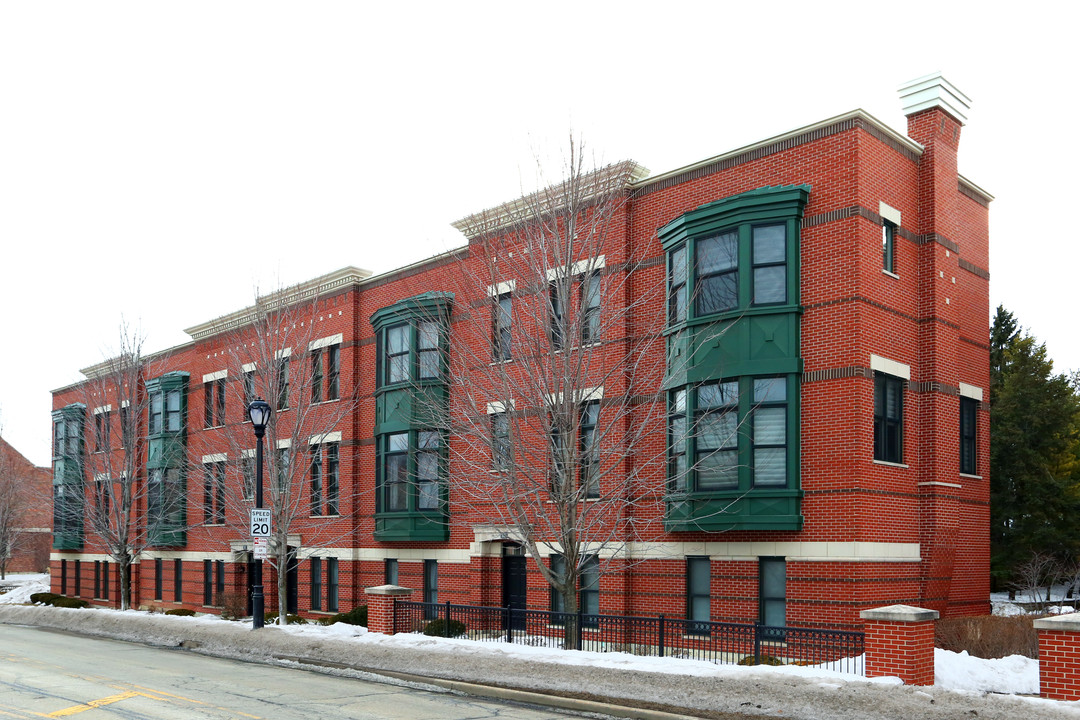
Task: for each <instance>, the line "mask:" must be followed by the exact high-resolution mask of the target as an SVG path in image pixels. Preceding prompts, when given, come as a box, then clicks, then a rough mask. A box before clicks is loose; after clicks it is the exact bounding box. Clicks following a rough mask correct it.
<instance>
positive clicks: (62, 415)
mask: <svg viewBox="0 0 1080 720" xmlns="http://www.w3.org/2000/svg"><path fill="white" fill-rule="evenodd" d="M85 411H86V406H85V405H82V404H81V403H73V404H71V405H68V406H67V407H64V408H62V409H59V410H54V411H53V413H52V421H53V479H52V483H53V485H52V493H53V547H54V548H56V549H58V550H78V549H80V548H82V543H83V507H84V504H85V490H84V485H83V483H84V481H85V480H84V477H83V474H84V473H83V460H84V457H83V453H84V451H85V446H84V443H83V423H84V421H85V417H86V416H85Z"/></svg>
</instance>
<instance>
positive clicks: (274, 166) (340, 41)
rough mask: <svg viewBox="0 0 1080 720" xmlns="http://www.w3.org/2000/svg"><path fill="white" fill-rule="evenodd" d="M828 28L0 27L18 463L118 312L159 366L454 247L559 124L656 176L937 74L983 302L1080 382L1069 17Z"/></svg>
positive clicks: (904, 19) (628, 22)
mask: <svg viewBox="0 0 1080 720" xmlns="http://www.w3.org/2000/svg"><path fill="white" fill-rule="evenodd" d="M751 7H753V8H761V9H751ZM821 7H822V6H821V5H820V4H817V5H816V6H814V7H811V4H808V3H805V2H798V3H783V2H779V3H778V2H773V3H769V4H767V5H757V6H751V5H750V4H739V5H736V4H731V3H719V2H700V3H690V2H674V1H672V0H667V1H666V2H663V3H660V2H651V3H640V2H639V3H632V2H626V1H625V0H624V1H623V2H619V3H614V2H612V3H607V2H605V3H601V2H596V3H585V2H580V0H579V2H577V3H573V2H569V3H564V2H545V3H535V2H534V3H505V2H504V3H475V2H458V3H453V4H450V3H430V4H425V3H412V4H405V3H380V4H379V5H378V6H376V5H375V4H374V3H371V4H367V3H359V2H319V3H291V4H286V3H277V2H259V3H248V2H185V3H158V2H92V3H90V2H50V3H41V2H3V3H0V246H2V247H3V249H4V253H3V263H2V265H0V268H2V277H0V308H2V312H3V315H2V316H0V317H2V318H3V333H4V334H3V338H4V341H3V352H0V423H2V428H3V435H4V437H5V439H7V440H8V441H9V442H11V443H12V444H13V445H14V446H15V447H16V448H17V449H19V450H20V451H21V452H22V453H23V454H25V455H27V456H28V457H29V458H30V459H31V460H32V461H34V462H35V463H37V464H40V465H47V464H49V460H50V458H49V456H50V450H49V430H50V418H49V411H50V409H51V396H50V391H51V390H52V389H54V388H58V387H61V386H64V385H66V384H69V383H71V382H75V381H77V380H79V379H81V377H82V376H81V375H80V374H79V372H78V370H79V368H83V367H87V366H89V365H92V364H94V363H97V362H100V361H101V360H102V359H104V358H105V357H106V356H107V355H108V354H109V353H110V349H112V348H114V347H115V346H116V344H117V343H116V337H117V332H118V330H117V329H118V326H119V324H120V320H121V317H124V318H126V319H127V320H129V321H131V322H133V323H138V324H141V326H142V328H143V329H144V331H145V332H146V334H147V336H148V340H147V346H148V349H150V350H158V349H162V348H166V347H169V346H172V345H176V344H179V343H182V342H186V341H187V340H188V337H187V335H185V334H184V333H183V328H186V327H191V326H192V325H196V324H198V323H201V322H204V321H206V320H210V319H212V318H214V317H217V316H220V315H223V314H226V313H229V312H231V311H234V310H237V309H239V308H241V307H245V306H247V305H249V304H250V303H251V301H252V299H253V296H254V288H255V287H256V286H257V287H260V288H262V289H264V290H267V289H272V288H275V287H277V286H279V285H281V284H292V283H296V282H300V281H303V280H306V279H309V278H311V277H314V276H317V275H320V274H323V273H326V272H329V271H331V270H335V269H337V268H340V267H344V266H346V265H356V266H359V267H363V268H367V269H369V270H372V271H374V272H376V273H379V272H385V271H387V270H391V269H393V268H396V267H400V266H402V265H405V264H408V263H411V262H415V261H417V260H421V259H423V258H425V257H428V256H430V255H433V254H436V253H439V252H442V251H444V250H447V249H449V248H451V247H455V246H457V245H460V244H461V243H462V242H463V238H462V237H461V236H460V235H459V234H458V233H457V232H456V231H455V230H454V229H453V228H451V227H450V223H451V222H453V221H454V220H457V219H459V218H461V217H463V216H465V215H468V214H470V213H473V212H476V211H478V210H481V209H483V208H485V207H489V206H492V205H495V204H498V203H501V202H503V201H506V200H511V199H513V198H514V197H516V196H518V195H519V194H520V192H521V189H522V185H523V184H524V185H525V186H526V187H527V188H528V187H530V186H532V185H534V182H535V181H534V178H535V163H534V162H533V157H534V151H539V152H540V153H541V154H545V153H550V154H551V156H553V157H556V158H557V157H558V154H557V153H558V149H559V147H560V146H561V145H563V141H564V139H565V137H566V136H567V134H568V132H569V129H570V128H571V127H572V128H573V129H574V130H575V131H576V132H577V133H579V134H581V135H582V136H583V137H584V139H585V141H586V143H587V145H588V147H590V148H591V150H592V151H593V152H594V153H595V155H596V157H597V159H598V161H599V162H603V163H607V162H614V161H617V160H621V159H625V158H630V159H633V160H636V161H637V162H639V163H641V164H643V165H645V166H646V167H648V168H649V169H650V170H651V171H652V173H653V174H658V173H661V172H664V171H667V170H671V169H674V168H677V167H680V166H682V165H686V164H689V163H693V162H696V161H699V160H702V159H705V158H708V157H711V156H713V155H717V154H719V153H722V152H726V151H729V150H733V149H735V148H738V147H740V146H742V145H746V144H749V143H752V142H756V141H758V140H762V139H765V138H768V137H770V136H773V135H776V134H779V133H782V132H786V131H788V130H792V129H795V128H797V127H800V126H803V125H808V124H810V123H814V122H817V121H819V120H823V119H826V118H828V117H832V116H834V115H838V114H841V113H843V112H847V111H849V110H853V109H855V108H859V107H861V108H863V109H864V110H866V111H867V112H869V113H871V114H872V115H874V116H875V117H877V118H878V119H880V120H882V121H883V122H885V123H886V124H888V125H890V126H892V127H894V128H896V129H898V130H900V131H901V132H904V131H905V130H906V122H905V120H904V118H903V115H902V113H901V109H900V103H899V99H898V96H897V94H896V88H897V87H898V86H899V85H900V84H901V83H903V82H905V81H907V80H911V79H914V78H916V77H920V76H922V75H925V74H928V73H931V72H934V71H937V70H941V71H942V72H944V73H945V76H946V77H947V78H948V79H949V80H950V81H951V82H953V83H954V84H955V85H956V86H957V87H959V88H960V90H962V91H963V92H965V93H966V94H967V95H969V96H970V97H971V98H972V100H973V105H972V109H971V111H970V113H969V120H968V125H967V126H966V127H965V128H964V132H963V135H962V137H961V145H960V171H961V173H963V174H964V175H965V176H966V177H968V178H969V179H970V180H972V181H973V182H974V183H976V184H977V185H979V186H981V187H983V188H984V189H986V190H987V191H989V192H990V193H992V194H993V195H995V196H996V198H997V199H996V200H995V201H994V202H993V203H992V204H991V253H992V258H991V267H990V272H991V276H992V281H991V303H992V305H996V304H998V303H1004V304H1005V305H1006V307H1008V308H1009V309H1010V310H1012V311H1013V312H1015V313H1016V315H1017V317H1018V319H1019V320H1020V322H1021V323H1022V324H1023V325H1024V326H1025V327H1026V328H1028V329H1030V330H1031V331H1032V332H1033V333H1034V334H1035V335H1036V336H1037V337H1038V338H1039V339H1040V340H1043V341H1045V342H1046V343H1047V345H1048V348H1049V350H1050V354H1051V356H1052V357H1053V358H1054V359H1055V360H1056V363H1057V365H1056V367H1057V369H1058V370H1069V369H1080V336H1078V335H1077V334H1076V333H1075V332H1074V331H1073V324H1074V323H1073V322H1072V320H1073V318H1072V308H1071V303H1066V302H1064V300H1065V296H1066V292H1070V294H1071V291H1072V290H1074V289H1075V287H1074V283H1075V280H1074V278H1073V276H1074V274H1075V268H1076V267H1077V265H1078V264H1080V250H1078V249H1077V243H1076V240H1075V238H1073V237H1072V234H1073V231H1072V228H1073V226H1074V225H1075V223H1073V222H1072V221H1071V218H1070V217H1069V215H1068V214H1067V213H1071V212H1073V211H1074V208H1075V206H1076V199H1075V194H1074V193H1075V189H1074V187H1073V182H1072V173H1073V171H1074V169H1075V168H1077V167H1078V166H1080V151H1078V149H1077V144H1076V142H1075V140H1074V139H1073V138H1072V134H1073V127H1074V125H1075V118H1076V113H1075V109H1076V108H1075V103H1074V99H1073V95H1074V89H1075V81H1074V79H1073V75H1074V73H1075V70H1076V69H1077V65H1078V62H1077V59H1076V54H1075V49H1074V44H1073V42H1074V36H1073V35H1074V28H1075V27H1076V24H1077V20H1078V19H1080V11H1078V10H1077V9H1076V6H1075V5H1069V4H1063V3H1062V4H1054V5H1053V6H1051V5H1049V4H1044V3H1039V2H1028V3H1024V4H1023V5H1022V6H1019V7H1020V9H1019V10H1017V9H1016V7H1017V6H1014V7H1013V9H1012V10H1011V11H1010V14H1006V13H1005V12H1003V11H997V10H994V9H992V8H991V6H988V5H986V4H983V3H973V2H972V3H949V2H940V1H938V2H932V3H931V2H926V3H922V2H909V3H906V4H902V5H897V4H895V3H889V4H886V3H833V4H831V5H829V6H828V7H829V8H830V9H829V10H821V9H820V8H821ZM1017 12H1019V13H1020V14H1019V15H1018V14H1016V13H1017ZM825 13H830V15H828V16H827V15H826V14H825ZM548 171H549V177H551V178H552V179H557V177H558V175H559V168H558V167H557V166H555V167H549V168H548ZM1044 244H1045V245H1048V246H1049V247H1048V248H1041V245H1044Z"/></svg>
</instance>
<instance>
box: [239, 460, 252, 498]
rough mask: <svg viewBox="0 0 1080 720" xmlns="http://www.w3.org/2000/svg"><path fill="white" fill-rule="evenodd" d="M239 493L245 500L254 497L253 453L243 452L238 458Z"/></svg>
mask: <svg viewBox="0 0 1080 720" xmlns="http://www.w3.org/2000/svg"><path fill="white" fill-rule="evenodd" d="M240 481H241V492H242V493H243V497H244V499H245V500H251V499H252V498H254V497H255V453H254V452H253V451H250V452H249V451H246V450H245V451H244V455H243V456H241V458H240Z"/></svg>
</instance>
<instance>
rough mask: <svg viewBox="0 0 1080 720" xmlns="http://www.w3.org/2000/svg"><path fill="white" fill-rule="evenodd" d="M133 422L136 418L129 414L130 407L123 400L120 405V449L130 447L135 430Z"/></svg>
mask: <svg viewBox="0 0 1080 720" xmlns="http://www.w3.org/2000/svg"><path fill="white" fill-rule="evenodd" d="M135 421H136V418H135V417H134V416H133V414H132V412H131V406H130V405H128V404H127V401H126V400H125V401H124V402H123V403H122V404H121V405H120V443H121V445H120V447H124V448H129V447H132V445H133V443H134V439H135V433H136V430H137V428H136V426H135Z"/></svg>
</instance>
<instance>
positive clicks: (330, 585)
mask: <svg viewBox="0 0 1080 720" xmlns="http://www.w3.org/2000/svg"><path fill="white" fill-rule="evenodd" d="M326 609H327V610H328V611H330V612H337V611H338V559H337V558H326Z"/></svg>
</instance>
